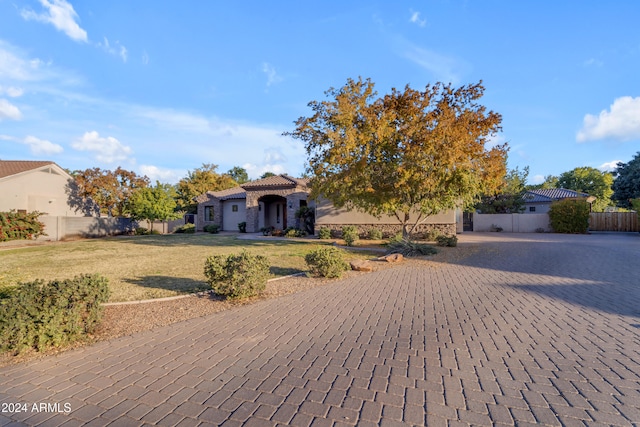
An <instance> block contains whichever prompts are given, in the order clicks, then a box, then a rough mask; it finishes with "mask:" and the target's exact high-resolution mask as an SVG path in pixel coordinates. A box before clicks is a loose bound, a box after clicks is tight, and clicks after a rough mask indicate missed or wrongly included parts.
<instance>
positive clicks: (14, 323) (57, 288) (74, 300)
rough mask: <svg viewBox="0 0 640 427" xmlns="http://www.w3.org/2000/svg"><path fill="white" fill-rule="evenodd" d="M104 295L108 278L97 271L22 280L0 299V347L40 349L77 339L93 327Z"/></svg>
mask: <svg viewBox="0 0 640 427" xmlns="http://www.w3.org/2000/svg"><path fill="white" fill-rule="evenodd" d="M108 299H109V285H108V281H107V279H106V278H104V277H102V276H100V275H97V274H95V275H81V276H76V277H75V278H73V279H67V280H54V281H51V282H48V283H45V282H44V281H43V280H36V281H33V282H28V283H22V284H20V285H19V286H18V287H17V288H15V289H13V290H12V292H11V293H10V294H9V297H8V298H6V299H2V300H0V350H2V351H13V352H15V353H19V352H20V351H22V350H24V349H25V348H33V349H35V350H38V351H40V350H43V349H45V348H47V347H52V346H60V345H63V344H67V343H71V342H74V341H77V340H79V339H81V338H82V337H83V336H85V335H87V334H89V333H92V332H93V331H94V330H95V328H96V326H97V325H98V323H99V321H100V317H101V315H102V306H101V304H102V303H105V302H107V300H108Z"/></svg>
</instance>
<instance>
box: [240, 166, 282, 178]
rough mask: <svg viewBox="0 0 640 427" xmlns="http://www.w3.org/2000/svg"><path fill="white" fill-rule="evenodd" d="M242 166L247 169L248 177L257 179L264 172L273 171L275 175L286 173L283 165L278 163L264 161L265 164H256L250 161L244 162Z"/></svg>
mask: <svg viewBox="0 0 640 427" xmlns="http://www.w3.org/2000/svg"><path fill="white" fill-rule="evenodd" d="M242 167H243V168H244V169H245V170H246V171H247V174H248V175H249V178H250V179H258V178H260V177H261V176H262V174H264V173H265V172H273V173H275V174H276V175H280V174H282V173H286V171H285V168H284V166H282V165H278V164H269V163H266V164H260V165H256V164H252V163H245V164H244V165H242Z"/></svg>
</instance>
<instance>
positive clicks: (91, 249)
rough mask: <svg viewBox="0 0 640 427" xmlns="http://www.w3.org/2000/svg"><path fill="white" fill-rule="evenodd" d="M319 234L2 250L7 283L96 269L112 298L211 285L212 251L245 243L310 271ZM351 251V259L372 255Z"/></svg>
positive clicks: (276, 264)
mask: <svg viewBox="0 0 640 427" xmlns="http://www.w3.org/2000/svg"><path fill="white" fill-rule="evenodd" d="M320 244H326V242H323V241H319V240H309V241H304V240H270V239H265V240H240V239H237V238H236V236H235V235H215V234H195V235H189V234H172V235H157V236H135V237H114V238H104V239H91V240H80V241H75V242H62V243H54V244H47V245H43V246H34V247H25V248H19V249H6V250H2V251H0V295H1V294H2V292H3V289H5V288H7V287H12V286H16V285H18V284H19V283H20V282H28V281H32V280H36V279H44V280H45V281H48V280H53V279H67V278H72V277H74V276H76V275H79V274H82V273H98V274H102V275H103V276H105V277H107V278H108V279H109V287H110V290H111V297H110V302H120V301H136V300H142V299H150V298H162V297H168V296H175V295H180V294H185V293H193V292H198V291H203V290H207V289H209V286H208V285H207V283H206V282H205V277H204V274H203V268H204V262H205V259H206V258H207V257H208V256H209V255H214V254H228V253H233V252H239V251H240V250H242V249H243V248H245V249H247V250H248V251H249V252H251V253H254V254H261V255H264V256H266V257H267V258H268V260H269V264H270V265H271V273H272V275H273V277H278V276H286V275H289V274H294V273H300V272H305V271H307V270H308V269H307V266H306V264H305V261H304V255H305V254H306V253H307V252H309V251H311V250H312V249H313V248H314V247H316V246H317V245H320ZM370 257H371V253H367V252H362V251H353V252H351V253H349V255H348V256H347V258H348V259H366V258H370Z"/></svg>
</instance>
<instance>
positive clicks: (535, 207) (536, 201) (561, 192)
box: [523, 188, 596, 214]
mask: <svg viewBox="0 0 640 427" xmlns="http://www.w3.org/2000/svg"><path fill="white" fill-rule="evenodd" d="M523 198H524V212H523V213H535V214H539V213H549V208H550V207H551V204H552V203H553V202H556V201H558V200H564V199H586V200H587V202H588V203H593V201H594V200H595V199H596V198H595V197H593V196H589V195H588V194H586V193H579V192H577V191H573V190H567V189H566V188H551V189H544V190H529V191H527V192H526V193H525V195H524V197H523Z"/></svg>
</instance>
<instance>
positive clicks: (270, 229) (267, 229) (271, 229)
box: [260, 226, 276, 236]
mask: <svg viewBox="0 0 640 427" xmlns="http://www.w3.org/2000/svg"><path fill="white" fill-rule="evenodd" d="M275 230H276V228H275V227H273V226H269V227H262V228H261V229H260V231H261V232H262V235H263V236H271V235H273V232H274V231H275Z"/></svg>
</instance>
